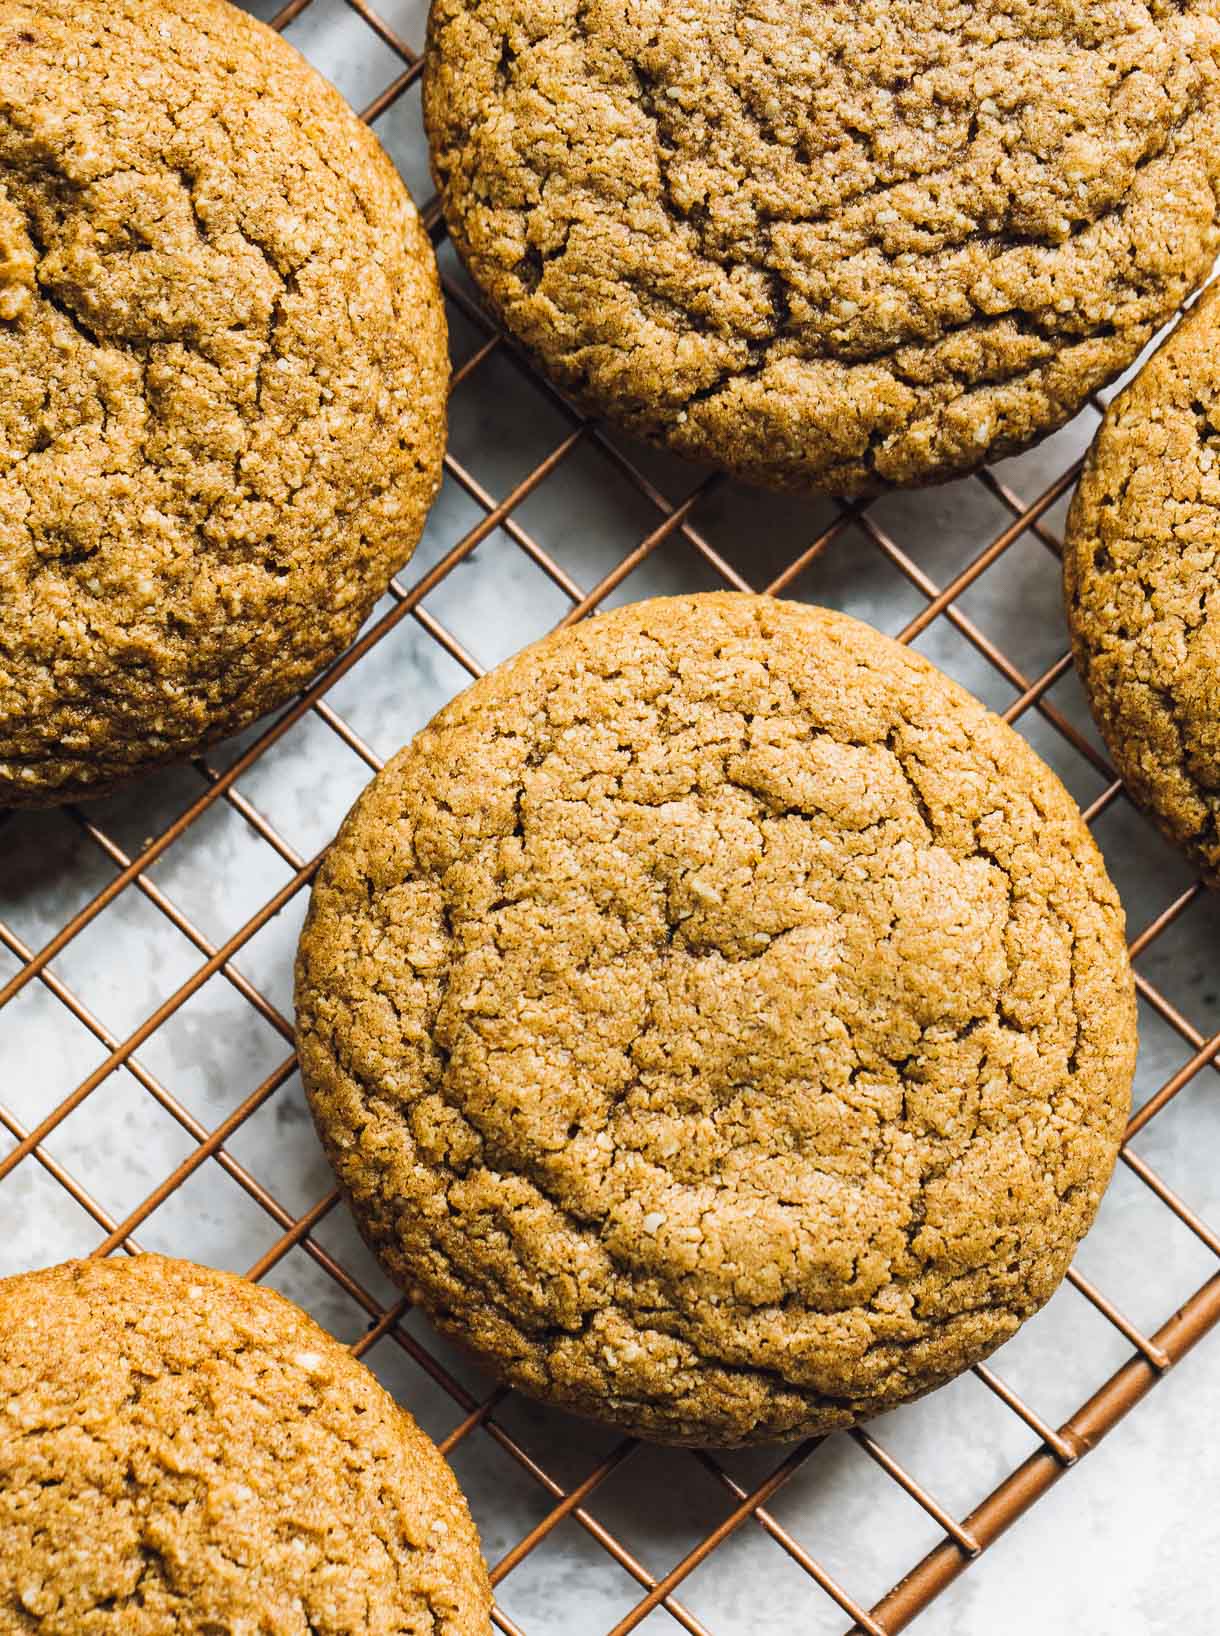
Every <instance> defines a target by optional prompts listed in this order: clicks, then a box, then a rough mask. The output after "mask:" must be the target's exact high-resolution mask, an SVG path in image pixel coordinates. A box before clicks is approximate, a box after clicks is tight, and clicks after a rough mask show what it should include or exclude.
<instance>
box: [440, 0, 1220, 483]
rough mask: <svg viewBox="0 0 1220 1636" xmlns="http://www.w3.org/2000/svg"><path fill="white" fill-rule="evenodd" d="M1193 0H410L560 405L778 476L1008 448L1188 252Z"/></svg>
mask: <svg viewBox="0 0 1220 1636" xmlns="http://www.w3.org/2000/svg"><path fill="white" fill-rule="evenodd" d="M1218 54H1220V3H1218V0H1178V3H1176V4H1169V3H1168V0H1108V3H1107V4H1105V5H1098V4H1096V3H1095V0H1028V3H1023V4H1021V5H1019V6H1014V5H1012V4H1011V3H1010V0H980V3H971V4H968V5H946V4H944V0H824V3H820V4H818V5H808V4H805V3H803V0H766V3H764V4H760V5H754V6H743V5H740V4H737V3H735V0H687V3H684V4H682V5H674V4H671V3H668V0H631V3H630V4H628V3H627V0H547V3H545V4H538V3H536V0H435V3H434V5H433V7H432V12H431V24H430V34H429V63H428V72H427V75H426V79H425V113H426V117H427V121H428V128H429V134H430V138H431V143H432V153H433V164H434V169H435V173H436V177H437V182H438V185H439V186H440V188H441V193H442V199H443V202H444V207H445V215H446V219H447V221H448V223H449V228H450V231H451V232H452V235H453V238H454V241H455V243H456V244H457V247H458V249H459V250H460V251H461V254H462V256H463V257H464V259H465V261H466V263H467V265H468V267H469V268H470V271H471V273H472V274H473V276H474V277H475V279H476V280H477V281H478V283H479V284H480V285H481V286H482V287H483V290H484V291H485V293H486V294H487V296H488V297H489V298H490V300H491V302H492V305H493V306H494V308H495V310H496V312H497V314H498V315H499V317H500V318H501V319H502V321H503V322H504V323H505V324H506V325H507V326H508V327H509V328H510V329H511V330H512V331H514V333H515V334H516V335H518V336H519V337H520V338H521V340H523V341H524V342H526V343H527V344H528V345H529V346H530V347H531V348H532V349H533V350H534V351H535V352H536V353H537V355H538V356H539V357H540V358H541V359H542V361H543V362H544V363H545V364H546V366H547V367H548V368H549V369H550V371H551V372H552V374H553V375H554V376H555V378H556V380H557V381H558V382H559V383H560V384H561V385H562V386H563V387H564V388H566V389H567V390H568V391H570V392H572V393H574V394H575V395H576V396H577V397H578V398H580V399H581V400H582V401H583V402H584V403H585V404H586V405H588V406H590V407H591V408H593V409H595V410H597V411H599V412H604V413H605V414H607V415H610V416H611V417H613V418H614V419H616V420H619V421H621V422H622V423H623V424H624V425H625V426H627V427H628V428H629V429H630V430H631V431H633V432H635V433H637V434H639V435H641V436H644V437H647V438H651V439H653V440H654V441H656V442H658V443H661V444H663V445H665V446H666V447H667V448H670V449H673V450H675V451H677V452H678V453H680V454H685V455H691V456H694V457H696V458H697V459H700V460H706V461H711V462H713V463H714V464H716V465H719V466H722V467H724V468H727V469H728V470H729V471H730V472H733V473H735V474H736V475H738V476H740V477H744V478H746V479H748V480H750V481H753V482H758V483H764V484H768V485H772V486H774V487H777V488H786V489H796V490H809V489H815V490H832V491H839V492H842V493H856V492H861V491H867V490H871V489H875V488H877V487H879V486H882V485H885V484H893V483H899V484H909V483H926V482H931V481H934V480H938V479H943V478H947V477H952V476H954V475H956V474H959V473H962V472H966V471H969V470H971V469H972V468H973V467H976V466H977V465H979V464H980V463H981V462H982V461H984V460H987V459H994V458H996V457H997V456H999V455H1003V454H1011V453H1013V452H1014V451H1015V450H1017V449H1020V448H1022V447H1023V446H1025V445H1026V444H1028V443H1030V442H1032V441H1033V440H1035V439H1037V438H1039V437H1041V436H1043V435H1044V434H1045V433H1047V432H1049V431H1052V430H1053V429H1054V428H1055V427H1057V426H1060V425H1061V424H1062V423H1063V422H1064V421H1066V420H1068V419H1069V418H1070V417H1071V416H1072V415H1073V414H1074V413H1075V412H1076V410H1077V409H1078V408H1079V407H1080V405H1081V404H1082V403H1083V402H1084V399H1085V397H1086V396H1087V394H1088V393H1089V392H1091V391H1093V390H1095V389H1096V388H1097V387H1099V386H1101V385H1103V384H1104V383H1105V382H1106V381H1108V380H1110V379H1112V378H1113V377H1114V376H1115V375H1117V374H1118V373H1119V372H1120V371H1121V370H1122V369H1124V368H1125V367H1126V366H1127V365H1128V364H1129V363H1130V362H1131V360H1132V359H1133V358H1134V357H1135V356H1136V354H1137V353H1138V352H1139V350H1140V348H1141V347H1142V346H1143V345H1144V344H1145V342H1146V341H1147V340H1148V339H1149V338H1150V336H1151V335H1152V334H1153V333H1154V331H1155V330H1156V328H1157V326H1158V325H1159V324H1161V323H1162V322H1163V321H1164V320H1165V319H1166V318H1168V317H1169V316H1170V314H1171V313H1172V312H1173V310H1174V308H1175V307H1176V306H1177V304H1178V303H1179V302H1180V301H1181V300H1182V299H1183V298H1184V297H1185V296H1186V295H1187V294H1188V293H1189V291H1190V290H1191V289H1192V288H1193V287H1194V286H1195V285H1196V284H1197V283H1198V282H1199V281H1200V280H1201V279H1202V278H1203V277H1204V275H1205V274H1206V272H1207V269H1208V268H1209V266H1210V265H1211V262H1212V259H1213V257H1214V255H1215V253H1216V249H1217V243H1218V238H1217V228H1216V189H1217V183H1218V179H1220V135H1218V131H1220V123H1218V121H1220V77H1218Z"/></svg>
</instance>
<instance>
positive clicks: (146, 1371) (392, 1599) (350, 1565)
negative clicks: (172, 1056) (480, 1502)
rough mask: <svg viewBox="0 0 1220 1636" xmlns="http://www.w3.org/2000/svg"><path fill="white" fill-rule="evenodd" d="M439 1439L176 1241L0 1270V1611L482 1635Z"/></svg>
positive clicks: (275, 1306)
mask: <svg viewBox="0 0 1220 1636" xmlns="http://www.w3.org/2000/svg"><path fill="white" fill-rule="evenodd" d="M490 1608H491V1592H490V1589H489V1587H488V1583H487V1572H486V1569H485V1568H484V1566H483V1561H482V1558H481V1556H480V1554H479V1547H478V1540H477V1538H476V1536H475V1531H474V1526H473V1524H472V1523H471V1520H470V1515H469V1512H468V1511H467V1509H466V1503H465V1501H464V1500H463V1499H462V1496H461V1494H460V1493H459V1491H458V1486H457V1483H456V1482H455V1481H454V1478H453V1474H452V1472H451V1471H450V1470H449V1467H448V1466H447V1465H446V1463H445V1461H444V1460H443V1459H442V1458H441V1456H440V1455H439V1454H438V1452H437V1451H436V1449H435V1448H434V1447H433V1446H432V1444H431V1443H430V1442H429V1441H428V1439H427V1438H426V1437H425V1436H424V1434H423V1433H422V1432H421V1431H420V1430H419V1428H418V1427H417V1426H416V1425H415V1422H414V1421H413V1420H412V1419H411V1418H410V1416H409V1415H407V1414H406V1413H404V1411H403V1410H401V1409H400V1408H399V1407H398V1406H397V1405H396V1404H395V1403H394V1401H393V1399H392V1398H390V1397H389V1395H388V1394H387V1393H386V1392H384V1391H383V1390H382V1388H381V1387H380V1386H379V1385H378V1384H377V1382H376V1380H375V1379H374V1378H373V1376H372V1375H371V1374H370V1373H369V1372H368V1370H367V1369H365V1367H364V1365H363V1364H361V1363H358V1362H357V1361H356V1360H355V1359H354V1358H353V1357H352V1356H351V1355H350V1353H349V1352H348V1351H347V1349H346V1348H345V1347H342V1346H340V1345H339V1343H338V1342H337V1341H335V1340H333V1339H332V1338H331V1337H330V1336H329V1335H327V1334H326V1333H325V1332H324V1331H323V1330H321V1329H319V1328H318V1326H317V1325H316V1324H315V1323H314V1322H313V1320H312V1319H310V1318H308V1317H307V1316H306V1315H305V1313H303V1312H301V1311H300V1310H299V1309H298V1308H296V1307H294V1306H292V1305H291V1304H290V1303H289V1302H287V1301H285V1300H283V1299H282V1298H281V1297H280V1296H278V1295H276V1294H274V1293H273V1292H272V1291H270V1290H265V1289H259V1288H258V1287H256V1286H255V1285H252V1284H248V1283H246V1282H245V1281H244V1280H243V1279H239V1278H235V1277H233V1276H232V1275H231V1274H228V1273H219V1272H213V1271H211V1270H210V1269H208V1268H205V1267H197V1266H194V1265H193V1264H192V1263H190V1262H185V1261H169V1260H165V1259H163V1258H162V1257H161V1256H153V1255H141V1256H138V1257H135V1258H134V1259H132V1260H124V1261H122V1262H115V1261H83V1262H75V1263H72V1262H70V1263H68V1264H66V1265H65V1266H62V1267H55V1268H52V1269H49V1270H47V1271H44V1272H35V1273H25V1274H21V1275H19V1276H18V1277H15V1278H8V1279H5V1280H3V1281H2V1282H0V1632H3V1633H5V1636H10V1633H11V1636H18V1633H19V1632H25V1631H33V1630H37V1631H39V1632H40V1633H41V1636H84V1632H86V1631H87V1632H90V1633H91V1636H112V1633H113V1636H171V1633H173V1636H177V1633H181V1636H216V1633H217V1632H220V1631H225V1632H232V1633H233V1636H237V1633H239V1632H242V1633H248V1636H255V1633H256V1632H267V1633H271V1632H275V1633H276V1636H311V1633H312V1636H488V1633H489V1632H490V1629H491V1625H490Z"/></svg>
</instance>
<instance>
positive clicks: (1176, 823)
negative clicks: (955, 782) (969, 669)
mask: <svg viewBox="0 0 1220 1636" xmlns="http://www.w3.org/2000/svg"><path fill="white" fill-rule="evenodd" d="M1218 452H1220V301H1218V299H1217V293H1216V292H1215V291H1214V290H1209V291H1208V292H1207V293H1206V294H1205V295H1203V296H1202V297H1201V298H1200V300H1199V303H1198V305H1197V306H1196V307H1195V308H1194V310H1193V311H1192V312H1191V313H1190V315H1189V316H1188V317H1187V318H1186V319H1184V320H1183V322H1182V323H1181V324H1180V325H1179V327H1178V328H1177V330H1175V331H1174V333H1173V334H1172V335H1171V336H1170V338H1169V340H1168V341H1166V342H1165V343H1164V345H1163V346H1162V347H1161V348H1160V350H1159V351H1158V352H1157V353H1155V354H1154V356H1153V357H1152V359H1151V360H1150V362H1149V363H1147V364H1146V365H1145V366H1144V368H1143V369H1142V370H1141V371H1140V373H1139V375H1138V376H1137V377H1136V379H1135V380H1134V381H1133V382H1132V383H1131V385H1130V386H1128V387H1127V389H1126V390H1125V391H1124V392H1123V393H1121V394H1120V396H1119V397H1118V398H1116V399H1115V401H1114V402H1113V403H1112V404H1111V406H1110V408H1109V409H1108V411H1107V413H1106V417H1105V420H1104V421H1103V422H1102V424H1101V426H1100V428H1099V429H1098V433H1097V437H1096V438H1095V440H1094V443H1093V447H1092V449H1091V450H1090V451H1089V457H1088V461H1087V463H1086V465H1085V470H1084V475H1083V476H1082V478H1081V481H1080V487H1079V488H1078V489H1077V491H1076V496H1075V499H1074V500H1073V502H1072V509H1071V511H1070V513H1069V516H1068V528H1067V540H1066V549H1065V552H1064V559H1063V560H1064V577H1065V590H1066V600H1067V611H1068V621H1069V624H1070V625H1071V630H1072V647H1073V650H1074V652H1075V656H1076V663H1077V665H1078V667H1079V670H1080V674H1081V678H1082V680H1083V682H1084V685H1085V689H1086V691H1087V693H1088V695H1089V701H1090V703H1091V704H1092V706H1093V713H1094V715H1095V716H1096V718H1097V723H1098V726H1099V727H1100V728H1101V731H1102V734H1103V736H1104V737H1105V740H1106V743H1107V745H1108V746H1109V749H1110V753H1111V755H1112V756H1113V758H1114V761H1115V764H1116V766H1117V767H1118V770H1119V771H1120V772H1121V774H1122V776H1123V779H1124V781H1125V783H1126V785H1127V788H1128V789H1129V790H1130V791H1131V794H1132V795H1133V796H1134V797H1135V799H1136V800H1137V801H1138V802H1139V803H1140V804H1141V806H1143V807H1145V808H1146V809H1147V810H1148V811H1149V812H1150V813H1151V814H1152V815H1153V817H1154V818H1155V819H1156V821H1157V823H1158V824H1159V825H1160V827H1161V828H1162V830H1164V832H1165V834H1166V835H1167V836H1169V838H1170V839H1171V840H1172V841H1175V842H1176V843H1177V844H1178V845H1179V846H1181V847H1183V848H1184V849H1185V850H1186V852H1187V853H1188V854H1189V855H1190V857H1191V858H1192V859H1193V861H1194V862H1195V863H1196V864H1197V865H1198V866H1199V867H1200V868H1201V869H1202V870H1203V871H1204V872H1205V873H1206V875H1207V877H1208V879H1209V880H1210V881H1211V882H1212V884H1213V885H1214V884H1215V883H1216V882H1217V880H1220V574H1218V572H1217V565H1216V553H1217V547H1218V546H1220V530H1218V529H1217V517H1218V516H1220V466H1218V465H1217V453H1218Z"/></svg>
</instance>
